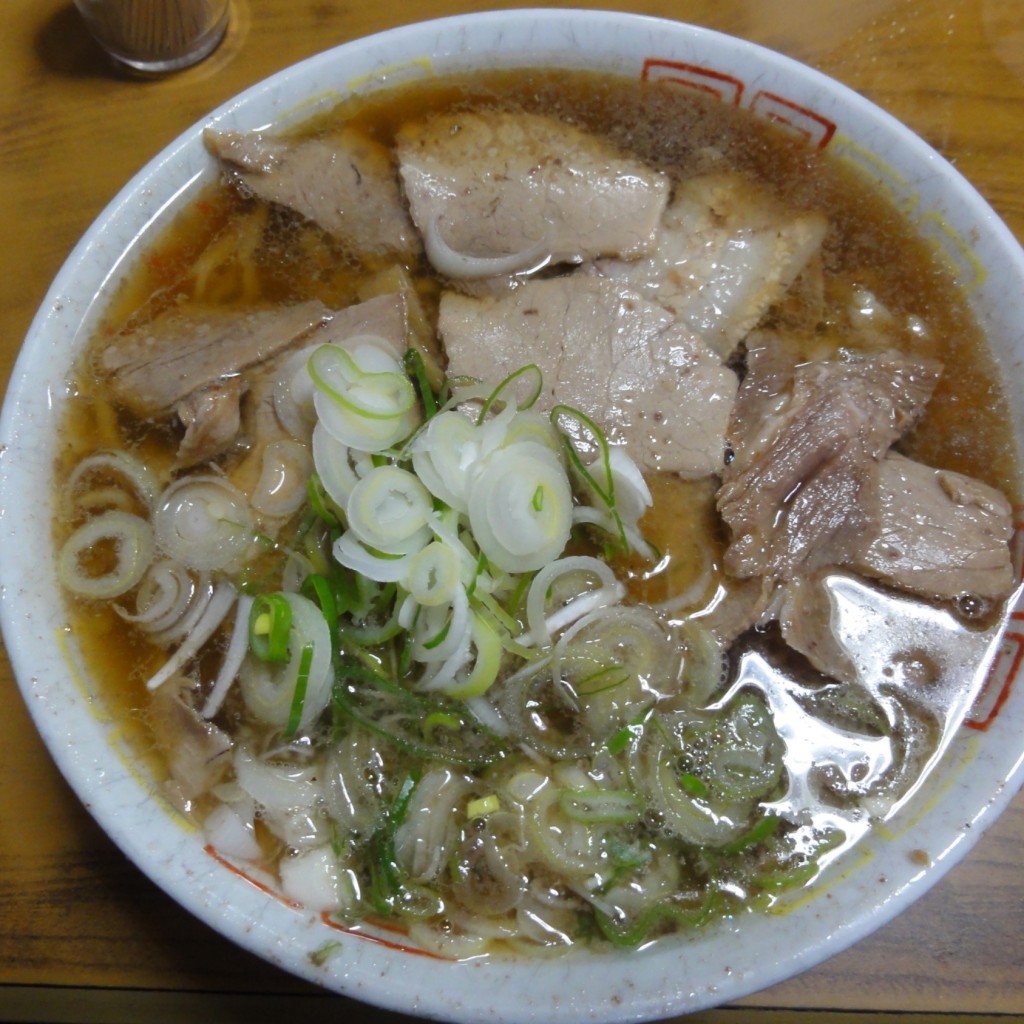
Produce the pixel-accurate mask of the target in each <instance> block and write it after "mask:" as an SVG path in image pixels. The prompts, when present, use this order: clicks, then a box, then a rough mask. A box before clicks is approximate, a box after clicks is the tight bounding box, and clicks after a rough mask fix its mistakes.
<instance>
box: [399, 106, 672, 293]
mask: <svg viewBox="0 0 1024 1024" xmlns="http://www.w3.org/2000/svg"><path fill="white" fill-rule="evenodd" d="M396 150H397V154H398V161H399V169H400V174H401V178H402V182H403V185H404V188H405V194H406V196H407V198H408V201H409V206H410V209H411V212H412V218H413V220H414V221H415V223H416V225H417V227H418V228H419V229H420V231H421V232H422V234H423V237H424V244H425V248H426V251H427V255H428V257H429V258H430V260H431V262H432V263H433V264H434V266H435V267H436V268H437V269H438V270H439V271H440V272H441V273H444V274H447V275H449V276H450V277H453V278H464V279H474V278H490V277H493V276H495V275H502V274H511V273H518V272H525V271H528V270H531V269H534V268H537V267H539V266H543V265H546V264H553V263H565V262H568V263H580V262H582V261H584V260H591V259H595V258H596V257H598V256H620V257H623V258H626V259H632V258H636V257H638V256H642V255H644V254H646V253H648V252H650V251H651V249H652V246H653V245H654V241H655V234H656V230H657V225H658V221H659V219H660V218H661V215H662V212H663V210H664V209H665V205H666V202H667V200H668V194H669V183H668V179H667V178H666V176H665V175H663V174H661V173H659V172H657V171H654V170H652V169H651V168H650V167H648V166H646V165H645V164H643V163H642V162H640V161H639V160H637V159H636V158H635V157H631V156H627V155H624V154H622V153H620V152H619V151H618V150H616V149H615V148H614V147H612V146H611V145H610V144H609V143H608V142H606V141H604V140H602V139H600V138H598V137H597V136H594V135H591V134H589V133H588V132H585V131H583V130H581V129H580V128H577V127H575V126H573V125H571V124H567V123H565V122H564V121H559V120H557V119H555V118H552V117H546V116H543V115H540V114H528V113H510V112H504V113H503V112H500V111H491V112H485V113H461V114H442V115H436V116H433V117H430V118H427V119H426V120H423V121H415V122H410V123H409V124H407V125H405V126H403V127H402V129H401V130H400V131H399V132H398V135H397V139H396Z"/></svg>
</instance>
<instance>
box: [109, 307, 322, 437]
mask: <svg viewBox="0 0 1024 1024" xmlns="http://www.w3.org/2000/svg"><path fill="white" fill-rule="evenodd" d="M330 316H331V311H330V310H329V309H328V308H327V307H326V306H325V305H324V304H323V303H322V302H318V301H315V300H314V301H310V302H301V303H298V304H296V305H292V306H285V307H281V308H276V309H265V310H255V311H251V312H239V311H238V310H235V309H228V308H213V307H182V308H177V307H176V308H172V309H170V310H168V311H166V312H164V313H161V314H160V315H159V316H157V317H156V318H155V319H154V320H152V321H150V322H149V323H147V324H145V325H143V326H142V327H139V328H136V329H135V330H131V331H127V332H125V333H123V334H119V335H117V336H115V337H114V338H111V339H110V340H108V341H107V342H106V344H105V345H104V347H103V349H102V350H101V351H100V352H99V354H98V367H97V368H98V369H99V371H100V372H101V373H102V374H103V375H105V376H106V377H108V378H109V382H110V389H111V393H112V394H113V397H114V399H115V400H116V401H117V402H118V403H119V404H120V405H123V406H124V407H125V408H126V409H128V410H130V411H131V412H133V413H134V414H135V415H136V416H139V417H142V418H144V419H149V418H158V417H162V416H169V415H170V414H171V413H172V412H173V411H174V408H175V406H177V404H178V403H179V402H181V401H183V400H184V399H186V398H187V397H188V396H189V395H191V394H192V393H193V392H195V391H197V390H198V389H200V388H210V387H215V386H218V385H221V384H223V383H224V382H225V381H227V380H228V379H230V378H232V377H237V376H238V375H239V374H240V373H241V372H242V371H244V370H245V369H247V368H248V367H250V366H254V365H256V364H257V363H262V362H264V361H265V360H267V359H270V358H272V357H273V356H275V355H277V354H278V353H279V352H281V351H283V350H284V349H286V348H290V347H291V346H292V345H294V344H297V343H298V342H300V341H302V340H303V339H304V338H307V337H309V336H310V335H311V334H312V333H313V332H314V331H315V330H316V329H317V328H318V327H320V326H321V325H322V324H324V323H326V322H327V321H328V320H329V319H330Z"/></svg>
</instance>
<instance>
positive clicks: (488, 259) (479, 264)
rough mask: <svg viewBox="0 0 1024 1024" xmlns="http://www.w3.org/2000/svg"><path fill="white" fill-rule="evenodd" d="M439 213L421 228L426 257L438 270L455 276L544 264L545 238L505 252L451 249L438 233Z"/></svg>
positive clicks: (530, 268)
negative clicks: (479, 253)
mask: <svg viewBox="0 0 1024 1024" xmlns="http://www.w3.org/2000/svg"><path fill="white" fill-rule="evenodd" d="M440 220H441V218H440V217H433V218H432V219H431V220H430V221H429V222H428V223H427V226H426V230H425V231H424V232H423V248H424V249H425V250H426V253H427V259H429V260H430V263H431V265H432V266H433V267H434V269H435V270H437V271H438V272H439V273H441V274H444V275H445V277H450V278H453V279H455V280H459V279H463V280H466V279H473V278H480V277H497V276H504V275H506V274H532V273H536V272H537V271H538V270H540V269H541V268H543V267H544V266H546V264H547V263H548V261H549V260H550V259H551V250H550V247H549V246H548V243H547V241H546V240H545V239H541V241H539V242H535V243H534V244H533V245H530V246H527V247H526V248H525V249H521V250H520V251H519V252H513V253H509V254H508V255H506V256H473V255H471V254H469V253H464V252H458V251H457V250H456V249H453V248H452V247H451V246H450V245H449V244H448V243H447V242H446V241H445V240H444V238H443V237H442V236H441V225H440Z"/></svg>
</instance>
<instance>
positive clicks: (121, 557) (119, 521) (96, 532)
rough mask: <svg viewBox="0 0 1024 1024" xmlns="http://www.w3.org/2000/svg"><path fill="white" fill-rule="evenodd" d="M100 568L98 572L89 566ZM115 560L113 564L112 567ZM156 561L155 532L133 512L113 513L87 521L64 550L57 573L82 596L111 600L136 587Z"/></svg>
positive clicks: (67, 585)
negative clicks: (92, 564) (94, 564)
mask: <svg viewBox="0 0 1024 1024" xmlns="http://www.w3.org/2000/svg"><path fill="white" fill-rule="evenodd" d="M93 559H95V560H96V561H98V562H99V563H100V565H101V569H100V570H99V571H96V572H92V571H90V568H89V566H88V563H89V562H90V561H91V560H93ZM111 559H112V560H113V565H110V564H109V561H110V560H111ZM152 559H153V531H152V530H151V529H150V526H149V523H147V522H146V520H145V519H141V518H140V517H139V516H136V515H132V514H131V513H130V512H122V511H119V510H111V511H109V512H103V513H101V514H100V515H98V516H94V517H93V518H92V519H88V520H86V522H84V523H83V524H82V525H81V526H79V527H78V529H77V530H75V532H74V533H72V534H71V536H70V537H68V539H67V540H66V541H65V542H64V546H63V547H62V548H61V551H60V556H59V557H58V562H57V573H58V576H59V578H60V581H61V583H62V584H63V585H64V586H65V587H67V589H68V590H70V591H72V592H73V593H75V594H78V595H80V596H81V597H89V598H94V599H97V600H108V599H110V598H112V597H120V596H121V595H122V594H125V593H127V592H128V591H129V590H131V589H132V587H134V586H136V585H137V584H138V583H139V582H140V581H141V580H142V577H143V576H144V575H145V572H146V570H147V569H148V568H149V565H150V562H151V561H152Z"/></svg>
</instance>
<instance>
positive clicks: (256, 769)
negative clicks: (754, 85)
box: [54, 71, 1017, 957]
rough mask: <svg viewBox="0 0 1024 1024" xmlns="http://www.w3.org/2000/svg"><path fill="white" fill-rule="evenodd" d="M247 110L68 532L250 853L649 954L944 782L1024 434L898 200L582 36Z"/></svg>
mask: <svg viewBox="0 0 1024 1024" xmlns="http://www.w3.org/2000/svg"><path fill="white" fill-rule="evenodd" d="M207 145H208V147H209V148H210V150H211V153H213V154H215V155H216V157H217V158H218V159H219V161H220V163H221V167H222V170H223V180H222V181H221V182H219V183H218V184H216V185H214V186H211V187H210V188H209V189H208V190H207V191H206V192H204V194H203V195H202V196H201V198H200V199H198V200H197V201H196V202H195V203H193V204H192V206H191V207H190V208H189V209H187V210H186V211H185V212H184V213H183V214H182V215H181V216H180V217H179V219H178V221H177V222H176V223H175V224H174V225H173V227H172V228H171V229H170V230H169V231H167V232H166V234H164V235H163V236H161V237H159V238H156V239H154V240H153V242H152V244H151V245H150V246H149V248H148V251H147V255H146V256H145V257H144V258H143V259H142V260H141V261H140V262H139V263H138V265H137V266H136V267H135V268H134V269H133V270H132V272H131V273H130V274H129V275H128V277H127V278H126V279H125V280H124V281H123V282H122V283H121V285H120V287H119V289H118V292H117V294H116V295H114V296H113V298H112V300H111V302H110V306H109V313H108V315H107V317H106V320H105V323H104V326H103V328H102V329H101V330H100V331H99V332H98V333H97V336H96V337H95V339H94V340H93V343H92V345H91V347H90V349H89V351H88V352H87V353H86V357H85V358H84V359H83V361H82V363H81V365H80V367H79V372H78V377H77V379H76V381H75V387H76V393H75V397H74V399H73V400H72V402H71V403H70V407H69V411H68V415H67V420H66V422H65V424H64V428H63V440H64V448H63V452H62V456H61V465H60V467H59V468H60V472H59V479H61V480H65V481H66V483H65V484H64V486H63V489H62V493H61V495H60V514H59V515H58V517H57V522H56V523H55V524H54V530H55V537H56V542H57V545H58V549H59V551H60V572H61V574H62V581H63V583H64V585H65V587H66V589H67V592H68V614H69V617H70V621H71V623H72V627H73V631H74V634H75V636H76V639H77V641H78V644H79V645H80V647H81V649H82V651H83V654H84V656H85V659H86V661H87V663H88V664H89V666H90V668H91V669H92V671H93V672H94V674H95V676H96V677H97V679H99V680H100V683H101V686H102V688H103V690H104V693H105V694H106V696H107V697H108V698H109V700H110V701H111V703H112V704H113V705H114V706H115V707H116V708H117V709H118V711H119V713H120V714H121V715H123V716H124V718H125V720H126V722H128V723H131V727H132V728H133V729H134V730H135V731H134V737H135V740H136V744H135V745H136V748H137V753H138V756H139V757H141V758H145V759H147V760H148V761H150V762H152V763H154V764H155V765H156V770H157V772H158V774H159V776H160V777H161V778H162V779H163V780H164V784H165V787H166V791H167V793H168V795H169V796H170V797H171V798H172V799H173V800H174V801H175V802H176V803H177V804H178V805H179V806H180V807H182V808H183V809H184V810H185V811H186V812H187V813H189V814H192V815H193V816H194V817H195V818H196V819H197V820H198V821H199V822H200V823H201V824H202V827H203V828H204V830H205V833H206V836H207V838H208V841H209V843H210V844H211V846H212V847H213V848H214V849H215V850H216V851H217V852H218V854H219V855H220V856H222V857H224V858H226V859H228V860H229V861H231V862H232V863H234V864H236V865H238V866H239V867H240V868H241V869H242V870H244V871H246V872H248V873H251V874H253V875H255V876H259V877H271V878H272V879H273V884H274V886H275V887H276V888H277V889H278V890H279V891H280V892H281V893H283V894H284V895H285V896H286V897H287V898H288V899H291V900H293V901H295V902H298V903H301V904H303V905H304V906H306V907H307V908H309V909H311V910H314V911H322V912H325V913H327V914H329V915H331V917H332V918H333V919H334V920H335V921H337V922H338V923H340V924H343V925H346V926H348V925H351V926H361V925H359V923H360V922H365V921H370V922H372V921H374V920H378V921H379V920H381V919H388V920H389V921H390V922H391V923H392V924H397V925H399V926H400V927H401V928H403V929H404V930H406V931H407V932H408V934H409V935H410V937H411V939H412V941H414V942H416V943H418V944H421V945H423V946H424V947H425V948H428V949H432V950H435V951H438V952H440V953H442V954H444V955H450V956H454V957H463V956H474V955H479V954H481V953H496V952H516V953H530V952H536V951H539V950H557V949H559V948H563V947H570V946H573V945H575V944H577V943H581V942H584V943H597V944H601V943H609V942H610V943H614V944H617V945H625V946H635V945H640V944H644V943H647V942H648V941H650V940H653V939H655V938H657V937H659V936H661V935H663V934H666V933H671V932H674V931H677V930H680V929H690V928H694V927H698V926H700V925H702V924H704V923H705V922H707V921H710V920H713V919H716V918H719V917H722V916H729V915H734V914H737V913H740V912H744V911H747V910H756V909H763V908H765V907H769V906H773V905H776V904H777V903H779V902H780V901H783V900H784V899H785V897H786V894H787V893H789V892H793V891H796V890H798V889H802V888H803V887H804V886H806V885H808V884H810V883H811V882H813V880H814V879H815V878H816V877H817V876H818V874H819V873H820V871H821V870H822V868H823V867H824V866H825V865H826V864H828V863H830V862H831V861H832V860H834V859H835V858H836V857H837V856H839V855H840V854H842V853H843V852H844V851H845V850H847V849H849V847H850V846H851V845H853V844H854V843H855V842H856V841H857V840H858V839H859V838H861V837H862V836H863V835H864V833H865V832H866V831H867V830H868V829H870V828H871V827H872V824H874V823H876V822H879V821H881V820H884V819H885V818H886V817H887V816H890V815H891V814H892V813H894V811H895V809H896V808H898V807H900V806H901V805H902V804H903V803H905V802H906V801H907V800H908V799H910V798H911V797H912V795H913V794H914V792H915V789H916V787H917V786H918V785H919V782H920V780H921V778H922V777H923V776H924V775H925V774H926V773H927V771H928V769H929V767H930V765H931V764H932V763H933V762H934V759H935V758H936V757H938V756H939V755H940V754H941V751H942V750H943V748H944V746H945V745H946V743H947V741H948V739H949V737H950V736H951V734H952V732H953V731H954V730H955V729H956V727H957V725H958V723H959V721H960V720H961V719H962V717H963V715H964V714H965V712H966V710H967V709H968V708H969V706H970V704H971V701H972V699H973V696H974V695H975V693H976V691H977V689H978V687H979V685H980V682H981V680H982V678H983V676H984V672H985V670H986V668H987V665H988V661H989V659H990V657H991V652H992V650H993V647H994V644H995V642H996V640H997V639H998V635H999V630H1000V626H1001V622H1002V617H1003V613H1004V610H1005V606H1006V600H1007V598H1008V597H1009V595H1010V593H1011V591H1012V590H1013V588H1014V586H1015V579H1016V574H1015V571H1014V568H1013V566H1012V564H1011V559H1010V551H1009V540H1010V534H1011V529H1012V524H1011V515H1010V505H1009V500H1008V499H1015V498H1016V493H1017V491H1016V487H1017V465H1016V460H1015V455H1014V453H1013V451H1012V446H1011V442H1010V441H1009V440H1008V439H1007V435H1006V431H1005V430H1004V429H1003V428H1002V424H1003V422H1004V421H1005V417H1006V405H1005V401H1004V399H1003V398H1002V393H1001V391H1000V388H999V384H998V380H997V377H996V372H995V369H994V364H993V362H992V360H991V358H990V356H989V354H988V352H987V350H986V349H985V346H984V339H983V338H982V337H981V335H980V333H979V331H978V329H977V327H976V326H975V325H974V324H973V322H972V321H971V319H970V317H969V315H968V313H967V310H966V305H965V303H964V302H963V300H962V298H961V297H960V296H959V295H958V294H957V292H956V290H955V288H954V287H953V286H952V283H951V282H950V280H949V279H948V278H947V276H946V274H945V272H944V271H943V270H942V269H941V268H940V267H939V266H937V265H936V264H935V263H934V262H933V260H932V258H931V256H930V253H929V250H928V249H927V248H926V247H925V245H924V244H923V243H921V242H919V241H917V240H916V239H915V238H914V237H913V235H912V233H911V231H910V229H909V228H908V226H907V225H906V224H904V223H903V222H902V221H901V220H900V218H899V217H898V216H897V215H896V214H895V212H894V211H893V210H892V209H890V208H889V206H888V205H887V204H886V202H885V200H884V198H883V197H880V196H878V195H875V194H874V193H872V192H871V191H870V190H869V189H868V188H867V187H866V186H865V185H864V184H863V183H862V182H861V181H859V180H858V179H856V178H854V177H852V176H850V174H849V173H847V172H846V171H844V170H843V169H842V168H839V167H837V166H835V165H833V164H831V163H830V162H829V161H828V160H827V159H824V158H823V157H822V156H821V155H820V154H815V153H808V152H807V151H805V150H804V149H802V148H801V147H800V146H798V145H797V144H795V143H794V142H793V141H792V140H790V139H787V138H784V137H781V136H779V135H777V134H776V133H775V131H774V130H773V129H772V128H771V127H770V126H768V125H766V124H764V123H761V122H758V121H752V120H750V119H749V118H748V116H747V115H746V114H744V113H743V112H741V111H737V110H733V109H726V108H723V107H719V106H716V105H713V104H712V105H708V104H705V103H704V102H703V101H700V100H698V99H695V98H694V97H693V96H689V95H680V94H678V93H677V92H675V91H673V90H672V89H671V88H664V87H659V86H655V85H640V84H636V83H633V82H627V81H619V80H615V79H609V78H607V77H600V78H599V77H597V76H591V75H587V74H578V73H571V74H570V73H563V72H557V73H556V72H547V71H532V72H516V73H502V74H492V75H482V76H481V75H478V76H473V77H468V78H464V79H457V80H446V81H440V82H436V83H431V84H429V85H425V84H423V83H419V84H417V85H415V86H410V87H404V88H401V89H398V90H395V91H389V92H385V93H382V94H379V95H376V96H370V97H368V98H362V99H358V100H350V101H346V102H345V103H343V104H342V105H341V106H339V107H338V108H337V109H336V110H335V111H333V112H332V113H330V114H327V115H325V116H323V117H321V118H320V119H319V120H317V121H316V122H315V123H311V124H309V125H306V126H304V127H303V128H302V129H301V130H300V131H298V132H295V133H292V134H290V135H288V136H273V135H270V134H258V133H233V132H211V133H208V136H207ZM949 366H955V367H956V372H955V374H950V373H949V372H946V368H947V367H949Z"/></svg>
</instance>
